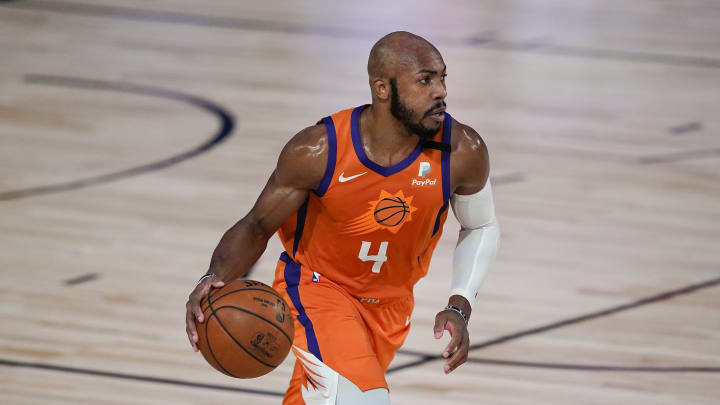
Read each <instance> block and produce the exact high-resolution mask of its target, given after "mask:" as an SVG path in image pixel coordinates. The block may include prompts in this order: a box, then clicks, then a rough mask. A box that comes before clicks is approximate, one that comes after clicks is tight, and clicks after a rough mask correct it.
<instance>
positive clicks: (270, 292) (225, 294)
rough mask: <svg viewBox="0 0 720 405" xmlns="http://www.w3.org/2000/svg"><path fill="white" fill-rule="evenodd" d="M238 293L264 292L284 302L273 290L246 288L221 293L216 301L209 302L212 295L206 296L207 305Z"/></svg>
mask: <svg viewBox="0 0 720 405" xmlns="http://www.w3.org/2000/svg"><path fill="white" fill-rule="evenodd" d="M239 291H264V292H266V293H268V294H271V295H274V296H275V297H277V298H280V299H283V300H284V298H283V297H281V296H280V294H278V293H277V292H275V290H274V289H273V290H272V291H270V290H267V289H264V288H253V287H248V288H239V289H237V290H232V291H228V292H226V293H223V295H221V296H219V297H217V299H214V300H212V301H210V298H211V296H212V294H211V295H208V297H207V298H208V303H213V302H217V301H218V300H219V299H220V298H222V297H225V296H227V295H230V294H232V293H235V292H239ZM205 309H207V307H205ZM205 309H203V308H202V307H200V310H202V311H203V312H204V311H205Z"/></svg>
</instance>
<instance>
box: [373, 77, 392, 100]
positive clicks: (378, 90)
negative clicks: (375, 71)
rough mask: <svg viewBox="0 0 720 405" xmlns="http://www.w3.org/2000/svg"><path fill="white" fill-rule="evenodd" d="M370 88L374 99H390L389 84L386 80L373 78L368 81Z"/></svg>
mask: <svg viewBox="0 0 720 405" xmlns="http://www.w3.org/2000/svg"><path fill="white" fill-rule="evenodd" d="M370 88H372V91H373V93H374V94H375V97H377V98H378V99H379V100H382V101H387V100H389V99H390V83H389V82H388V81H387V80H386V79H383V78H380V77H374V78H373V79H372V80H370Z"/></svg>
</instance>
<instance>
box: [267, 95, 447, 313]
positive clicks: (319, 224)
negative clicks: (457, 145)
mask: <svg viewBox="0 0 720 405" xmlns="http://www.w3.org/2000/svg"><path fill="white" fill-rule="evenodd" d="M365 107H366V106H360V107H357V108H353V109H348V110H344V111H340V112H338V113H336V114H333V115H332V116H330V117H326V118H324V119H323V120H322V122H323V123H324V125H325V127H326V129H327V136H328V163H327V168H326V171H325V175H324V177H323V179H322V181H321V183H320V185H319V186H318V188H317V190H314V192H311V193H310V195H309V196H308V198H307V200H306V201H305V203H304V204H303V205H302V206H301V208H300V209H299V210H298V212H297V213H296V214H294V215H293V216H292V217H290V218H288V219H287V220H286V221H285V223H283V225H282V226H281V228H280V229H279V231H278V234H279V236H280V239H281V241H282V243H283V245H284V246H285V249H286V252H284V253H283V255H282V257H281V260H282V261H284V262H286V263H289V262H293V266H291V269H290V270H288V267H287V266H286V267H285V268H284V270H280V269H282V267H280V268H279V269H278V271H277V273H276V275H275V277H276V282H278V281H284V282H285V283H287V285H288V286H289V287H290V286H292V285H297V283H298V282H299V281H300V280H301V279H302V280H309V279H312V280H313V281H317V280H319V279H320V278H322V277H326V278H327V279H329V280H331V281H332V282H334V283H335V284H337V285H338V286H340V287H342V288H343V289H344V290H345V291H347V292H348V293H349V294H350V295H352V296H354V297H356V298H357V299H358V300H360V301H361V302H369V303H382V302H384V301H391V300H395V299H400V298H403V297H408V296H411V295H412V291H413V286H414V285H415V283H416V282H417V281H418V280H419V279H420V278H422V277H423V276H424V275H425V274H426V273H427V269H428V266H429V264H430V258H431V256H432V253H433V250H434V248H435V245H436V244H437V242H438V240H439V238H440V234H441V233H442V228H443V223H444V222H445V218H446V217H447V211H448V204H449V203H448V202H449V199H450V152H449V149H448V150H447V151H443V150H439V149H433V148H427V147H423V145H422V142H420V143H418V145H417V147H416V148H415V149H414V150H413V152H412V153H411V154H410V155H409V156H408V157H407V158H405V159H404V160H402V161H401V162H398V163H396V164H395V165H393V166H391V167H384V166H380V165H378V164H377V163H375V162H373V161H371V160H370V159H368V157H367V156H366V155H365V151H364V149H363V146H362V141H361V138H360V130H359V121H360V113H361V111H362V110H363V108H365ZM451 126H452V118H451V117H450V114H447V113H446V114H445V119H444V122H443V124H442V127H441V128H440V130H439V131H438V133H437V134H435V136H434V138H433V139H432V140H433V141H435V142H442V143H444V144H446V145H450V130H451ZM288 272H290V273H291V274H288ZM296 273H297V274H296ZM291 288H292V287H291ZM291 298H292V294H291ZM298 299H299V297H298ZM296 306H297V305H296Z"/></svg>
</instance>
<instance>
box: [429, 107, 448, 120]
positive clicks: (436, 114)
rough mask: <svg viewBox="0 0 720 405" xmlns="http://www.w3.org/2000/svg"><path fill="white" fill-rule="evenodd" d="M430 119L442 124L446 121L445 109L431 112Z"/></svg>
mask: <svg viewBox="0 0 720 405" xmlns="http://www.w3.org/2000/svg"><path fill="white" fill-rule="evenodd" d="M428 117H430V118H432V119H433V120H435V121H437V122H442V121H443V120H444V119H445V107H442V108H438V109H435V110H432V111H430V113H429V114H428Z"/></svg>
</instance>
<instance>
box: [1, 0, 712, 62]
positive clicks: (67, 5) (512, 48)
mask: <svg viewBox="0 0 720 405" xmlns="http://www.w3.org/2000/svg"><path fill="white" fill-rule="evenodd" d="M4 5H5V6H6V7H13V8H17V9H28V10H41V11H49V12H55V13H63V14H75V15H85V16H92V17H105V18H117V19H126V20H134V21H147V22H156V23H169V24H184V25H194V26H201V27H214V28H228V29H242V30H254V31H268V32H280V33H288V34H306V35H319V36H325V37H330V38H350V39H367V40H375V39H377V38H379V37H380V36H381V35H384V34H385V33H380V32H371V31H361V30H350V29H347V28H346V27H343V28H340V27H330V26H319V25H309V24H294V23H289V22H275V21H263V20H255V19H249V18H236V17H220V16H210V15H200V14H187V13H180V12H174V11H158V10H143V9H134V8H129V7H118V6H104V5H90V4H80V3H73V2H55V1H52V2H50V1H44V0H23V1H13V2H10V3H6V4H4ZM436 39H437V41H436V42H437V43H440V44H448V45H459V46H469V47H483V48H487V49H491V50H499V51H509V52H527V53H541V54H546V55H556V56H570V57H577V58H585V59H604V60H622V61H629V62H643V63H657V64H662V65H675V66H693V67H701V68H711V69H720V59H712V58H706V57H701V56H685V55H672V54H661V53H650V52H640V51H624V50H615V49H605V48H590V47H580V46H570V45H555V44H551V43H549V42H547V40H539V41H538V40H532V41H525V42H523V41H516V42H513V41H502V40H497V39H495V38H492V37H491V36H490V37H489V36H481V37H478V36H477V35H475V36H472V37H469V38H460V39H457V38H439V37H438V38H436Z"/></svg>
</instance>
